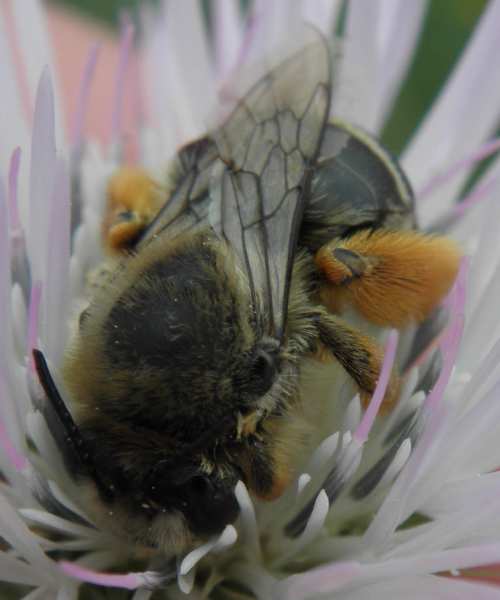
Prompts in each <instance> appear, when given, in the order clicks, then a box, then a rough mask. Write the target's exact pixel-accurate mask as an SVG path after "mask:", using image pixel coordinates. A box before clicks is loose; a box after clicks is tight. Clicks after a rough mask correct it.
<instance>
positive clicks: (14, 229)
mask: <svg viewBox="0 0 500 600" xmlns="http://www.w3.org/2000/svg"><path fill="white" fill-rule="evenodd" d="M20 162H21V148H16V149H15V150H14V152H13V153H12V156H11V159H10V165H9V201H8V206H9V229H10V231H11V233H12V234H14V235H16V234H17V233H18V232H19V230H20V229H21V221H20V219H19V208H18V205H17V197H18V194H17V191H18V185H17V182H18V176H19V165H20Z"/></svg>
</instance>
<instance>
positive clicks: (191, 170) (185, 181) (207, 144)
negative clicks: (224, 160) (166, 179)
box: [136, 137, 219, 249]
mask: <svg viewBox="0 0 500 600" xmlns="http://www.w3.org/2000/svg"><path fill="white" fill-rule="evenodd" d="M218 156H219V155H218V152H217V147H216V145H215V143H214V142H213V141H212V140H211V139H210V138H209V137H205V138H201V139H199V140H196V141H195V142H192V143H190V144H188V145H187V146H185V147H184V148H182V149H181V150H180V151H179V154H178V155H177V166H176V171H177V173H176V181H175V187H174V191H173V193H172V195H171V196H170V198H169V199H168V200H167V201H166V202H165V204H164V206H163V207H162V209H161V210H160V211H159V213H158V214H157V215H156V217H155V218H154V220H153V221H152V222H151V224H150V225H149V226H148V227H147V228H146V229H145V231H144V232H143V234H142V235H141V237H140V239H139V240H138V242H137V244H136V248H137V249H140V248H141V247H142V246H144V245H145V244H147V243H148V242H149V241H150V240H151V239H153V237H156V236H158V235H160V234H165V233H166V234H168V235H169V236H172V237H175V236H176V235H179V234H180V233H183V232H185V231H188V230H189V229H191V228H192V227H196V226H197V225H200V224H202V223H205V222H207V223H208V209H209V205H210V194H209V184H210V177H211V173H212V168H213V166H214V164H215V161H216V160H217V158H218Z"/></svg>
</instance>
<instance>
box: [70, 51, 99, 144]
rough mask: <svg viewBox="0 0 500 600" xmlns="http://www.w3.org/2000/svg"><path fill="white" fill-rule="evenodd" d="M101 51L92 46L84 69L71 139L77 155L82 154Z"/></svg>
mask: <svg viewBox="0 0 500 600" xmlns="http://www.w3.org/2000/svg"><path fill="white" fill-rule="evenodd" d="M99 50H100V46H99V44H93V45H92V46H91V48H90V50H89V54H88V57H87V62H86V63H85V67H84V69H83V74H82V79H81V83H80V89H79V92H78V99H77V103H76V108H75V112H74V115H73V123H72V126H71V137H70V140H71V143H72V145H73V151H74V152H75V153H76V154H79V153H80V151H81V145H82V142H83V137H84V128H85V121H86V118H87V114H88V111H89V101H90V88H91V86H92V82H93V80H94V75H95V70H96V66H97V60H98V58H99Z"/></svg>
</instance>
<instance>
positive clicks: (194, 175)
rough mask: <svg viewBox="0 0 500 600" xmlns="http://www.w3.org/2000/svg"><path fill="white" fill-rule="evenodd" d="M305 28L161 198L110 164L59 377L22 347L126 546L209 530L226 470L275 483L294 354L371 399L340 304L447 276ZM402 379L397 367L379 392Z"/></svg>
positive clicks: (281, 485) (421, 310)
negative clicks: (97, 233)
mask: <svg viewBox="0 0 500 600" xmlns="http://www.w3.org/2000/svg"><path fill="white" fill-rule="evenodd" d="M313 37H314V39H312V40H311V41H308V42H307V43H306V44H305V46H304V48H302V49H301V50H300V51H299V52H296V53H293V54H292V55H290V56H289V57H288V58H286V59H285V60H284V61H283V62H281V63H280V64H279V65H278V66H276V67H274V68H271V69H270V70H269V71H268V72H267V73H266V74H265V76H263V77H262V78H260V79H259V80H258V81H257V82H256V83H255V84H254V85H253V87H251V88H250V90H249V91H248V92H247V93H246V94H245V95H243V96H242V98H241V99H240V100H239V101H238V102H237V104H236V106H235V108H234V110H233V112H232V113H231V114H230V115H229V117H228V118H227V119H226V120H225V121H224V122H223V123H222V125H221V126H220V127H219V128H217V129H215V130H214V131H212V132H209V133H208V134H207V135H206V136H204V137H202V138H201V139H198V140H196V141H194V142H191V143H189V144H188V145H187V146H185V147H184V148H182V149H181V150H180V151H179V152H178V155H177V157H176V159H175V168H174V170H173V177H172V181H171V184H170V191H169V193H168V194H166V197H164V198H162V197H161V196H162V188H161V186H158V185H157V184H155V183H154V182H153V181H152V179H151V178H150V177H149V176H148V175H147V173H145V172H143V171H141V170H139V169H128V170H124V171H121V172H119V173H118V174H117V175H115V176H114V177H113V179H112V180H111V182H110V186H109V194H108V208H107V213H106V217H105V219H104V223H103V239H104V244H105V246H106V247H107V248H108V250H109V251H110V254H112V255H114V258H113V259H112V260H110V262H109V263H107V264H106V266H105V268H103V269H102V271H103V275H102V276H101V277H100V279H99V284H98V285H97V286H95V287H94V288H93V291H92V294H91V298H90V301H89V304H88V307H87V308H86V309H85V310H84V311H83V312H82V313H81V315H80V319H79V326H78V331H77V333H76V334H75V336H74V339H73V340H72V342H71V344H70V346H69V348H68V350H67V353H66V358H65V362H64V365H63V369H62V378H61V379H62V386H58V385H56V383H55V380H54V378H53V377H52V375H51V373H50V370H49V368H48V364H47V361H46V359H45V357H44V355H43V353H42V352H41V351H40V350H35V351H34V359H35V363H36V367H37V371H38V375H39V379H40V382H41V384H42V386H43V388H44V391H45V394H46V396H47V398H48V403H47V404H48V409H47V410H48V412H49V413H50V414H49V417H48V418H49V421H50V424H51V429H52V431H53V432H54V435H55V437H56V440H58V443H59V446H60V447H61V448H62V450H63V454H64V457H65V460H66V462H67V464H68V469H69V470H70V472H71V473H73V474H74V478H75V480H77V481H78V482H81V484H82V494H83V496H82V497H83V498H85V502H87V500H88V507H89V511H90V512H91V514H92V516H93V518H94V519H95V521H96V522H97V523H98V524H99V525H101V526H104V527H109V528H111V529H112V530H113V531H115V532H116V533H118V534H119V535H120V536H123V537H125V538H126V539H127V540H128V541H129V542H130V543H131V544H134V545H137V546H144V547H147V548H153V549H158V550H160V551H162V552H164V553H165V554H169V555H173V554H177V553H179V552H182V551H183V550H185V549H186V548H188V547H189V546H191V545H193V544H194V543H197V542H198V541H200V540H204V539H207V538H209V537H210V536H213V535H215V534H217V533H219V532H221V531H222V530H223V529H224V527H225V526H226V525H227V524H229V523H232V522H233V521H234V520H235V519H236V518H237V516H238V512H239V508H238V503H237V500H236V497H235V492H234V489H235V485H236V483H237V482H238V481H239V480H243V481H244V483H245V484H246V486H247V487H248V489H249V490H250V492H251V494H253V496H254V497H256V498H258V499H261V500H267V501H269V500H273V499H275V498H278V497H279V496H280V495H281V494H282V493H283V491H284V489H285V488H286V486H287V485H288V483H289V482H290V480H291V478H292V476H293V460H292V455H293V454H294V448H293V446H294V442H293V441H292V440H294V439H296V437H294V436H295V434H291V433H290V432H291V431H292V430H293V431H297V430H300V427H301V425H300V423H296V422H295V421H294V414H295V413H294V407H296V406H297V405H299V404H301V403H307V402H308V398H306V397H302V391H301V386H300V373H301V369H302V366H303V364H304V361H306V360H308V361H310V360H312V361H317V362H318V364H319V363H320V362H321V361H324V360H331V361H337V362H338V363H340V365H341V367H342V368H343V369H344V370H345V371H346V373H347V374H348V375H349V376H350V378H351V379H352V381H353V383H354V385H355V386H356V387H357V389H358V390H359V393H360V397H361V400H362V401H363V403H365V404H366V402H367V401H368V400H369V398H370V397H371V395H372V393H373V391H374V389H375V386H376V383H377V380H378V377H379V373H380V369H381V362H382V355H383V353H382V351H381V349H380V347H379V345H378V343H377V342H376V341H375V340H374V339H372V338H371V337H370V336H368V335H366V334H364V333H363V332H362V331H360V330H359V329H357V328H356V327H353V326H352V325H350V324H349V323H348V322H347V321H346V320H345V319H344V317H343V313H344V312H345V311H346V310H355V311H357V312H358V313H360V314H361V315H362V316H363V317H364V318H365V319H366V320H367V321H369V322H371V323H374V324H376V325H379V326H381V327H396V328H402V327H404V326H405V325H407V324H408V323H412V322H420V321H422V320H423V319H425V318H426V317H427V316H428V315H429V314H430V313H431V311H432V310H433V309H434V308H435V307H436V306H437V305H438V304H439V302H440V301H441V300H442V298H443V297H444V296H445V294H446V293H447V291H448V290H449V288H450V286H451V285H452V283H453V281H454V278H455V276H456V274H457V268H458V263H459V251H458V250H457V248H456V247H455V246H454V245H453V243H452V242H451V241H449V240H447V239H445V238H441V237H431V236H428V235H424V234H423V233H420V232H418V231H417V228H416V219H415V211H414V200H413V195H412V191H411V188H410V185H409V183H408V181H407V179H406V177H405V175H404V174H403V172H402V171H401V169H400V167H399V166H398V165H397V163H396V161H395V160H394V159H393V158H391V156H390V155H389V153H388V152H387V151H386V150H385V149H384V148H383V147H382V146H381V144H380V143H379V142H378V141H376V140H375V139H374V138H373V137H371V136H370V135H368V134H367V133H365V132H363V131H362V130H360V129H359V128H356V127H355V126H352V125H349V124H347V123H344V122H342V121H339V120H332V119H330V117H329V114H330V105H331V96H332V64H331V53H330V50H329V48H328V44H327V43H326V42H325V41H324V40H323V39H322V38H321V37H320V36H319V34H314V36H313ZM398 389H399V378H398V375H397V374H396V373H394V374H393V376H392V380H391V383H390V385H389V389H388V391H387V394H386V398H385V405H386V408H388V407H390V406H391V405H393V404H394V402H395V401H396V398H397V394H398ZM63 390H64V392H63ZM63 396H64V398H67V399H68V406H69V407H70V408H71V411H70V410H69V408H68V407H67V405H66V402H65V400H64V399H63ZM295 451H296V448H295ZM109 514H112V517H111V518H110V517H109Z"/></svg>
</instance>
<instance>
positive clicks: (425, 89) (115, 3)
mask: <svg viewBox="0 0 500 600" xmlns="http://www.w3.org/2000/svg"><path fill="white" fill-rule="evenodd" d="M172 1H182V0H172ZM269 1H272V0H269ZM311 1H314V0H311ZM366 1H370V0H366ZM405 1H406V2H419V1H420V0H405ZM52 2H53V3H57V4H62V5H65V6H69V7H72V8H75V9H77V10H79V11H81V12H82V13H84V14H86V15H87V16H90V17H91V18H95V19H98V20H99V21H101V22H102V23H105V24H106V25H108V26H109V27H116V24H117V21H118V14H119V12H120V10H123V9H134V8H135V7H136V6H137V5H138V4H139V3H140V2H141V3H142V4H145V3H146V2H155V0H52ZM209 4H210V0H205V1H204V5H205V7H207V6H209ZM486 4H487V0H430V2H429V12H428V15H427V19H426V22H425V25H424V30H423V34H422V40H421V42H422V43H421V44H420V47H419V51H418V53H417V55H416V56H415V60H414V63H413V65H412V68H411V69H410V72H409V76H408V80H407V82H406V83H405V85H404V86H403V87H402V92H401V95H400V98H399V100H398V102H397V104H396V109H395V111H394V112H393V114H392V116H391V119H390V121H389V123H388V124H387V127H386V130H385V131H384V134H383V141H384V142H385V143H386V144H387V146H388V147H389V148H390V149H391V150H392V151H394V152H396V153H398V152H399V151H400V150H401V148H402V146H403V143H404V141H405V140H407V139H408V137H409V135H410V133H411V132H412V130H413V129H414V128H415V126H416V125H417V123H418V121H419V120H420V119H421V118H422V116H423V114H424V113H425V111H426V110H427V108H428V107H429V106H430V105H431V104H432V101H433V98H434V97H435V95H436V94H437V93H438V91H439V88H440V86H441V85H442V84H443V83H444V81H445V79H446V75H447V73H448V72H449V70H450V68H451V67H452V65H453V63H454V62H455V60H456V59H457V57H458V56H459V54H460V51H461V50H462V48H463V47H464V44H465V43H466V41H467V38H468V36H469V35H470V32H471V31H472V29H473V27H474V25H475V23H476V20H477V18H478V16H479V15H480V14H481V12H482V10H483V9H484V7H485V5H486Z"/></svg>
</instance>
